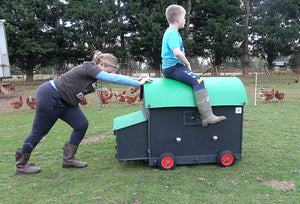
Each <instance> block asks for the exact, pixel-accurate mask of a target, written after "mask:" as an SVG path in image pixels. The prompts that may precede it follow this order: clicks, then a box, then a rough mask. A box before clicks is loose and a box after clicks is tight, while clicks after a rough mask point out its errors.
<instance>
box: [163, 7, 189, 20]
mask: <svg viewBox="0 0 300 204" xmlns="http://www.w3.org/2000/svg"><path fill="white" fill-rule="evenodd" d="M185 12H186V11H185V9H184V8H183V7H182V6H180V5H177V4H172V5H170V6H168V7H167V9H166V18H167V21H168V23H175V22H176V19H177V17H180V16H181V15H184V14H185Z"/></svg>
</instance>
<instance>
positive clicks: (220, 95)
mask: <svg viewBox="0 0 300 204" xmlns="http://www.w3.org/2000/svg"><path fill="white" fill-rule="evenodd" d="M203 79H204V84H205V87H206V88H207V91H208V94H209V99H210V103H211V106H243V105H248V97H247V93H246V90H245V87H244V85H243V83H242V81H241V80H240V79H239V78H237V77H203ZM144 105H145V107H146V108H162V107H196V103H195V98H194V92H193V90H192V88H191V87H190V86H188V85H186V84H184V83H181V82H179V81H176V80H173V79H167V78H154V79H153V82H152V83H146V84H144Z"/></svg>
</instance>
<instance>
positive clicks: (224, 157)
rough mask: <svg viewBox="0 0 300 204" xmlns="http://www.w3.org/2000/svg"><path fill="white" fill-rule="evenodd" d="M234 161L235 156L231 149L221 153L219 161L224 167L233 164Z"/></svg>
mask: <svg viewBox="0 0 300 204" xmlns="http://www.w3.org/2000/svg"><path fill="white" fill-rule="evenodd" d="M234 162H235V159H234V156H233V154H232V153H231V152H230V151H224V152H222V153H221V154H220V155H219V158H218V163H219V165H220V166H222V167H226V166H232V165H233V164H234Z"/></svg>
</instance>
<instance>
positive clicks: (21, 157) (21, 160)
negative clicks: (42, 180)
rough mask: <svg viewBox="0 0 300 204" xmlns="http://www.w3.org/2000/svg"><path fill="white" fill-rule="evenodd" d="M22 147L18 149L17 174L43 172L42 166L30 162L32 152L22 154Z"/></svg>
mask: <svg viewBox="0 0 300 204" xmlns="http://www.w3.org/2000/svg"><path fill="white" fill-rule="evenodd" d="M21 151H22V149H20V148H19V149H17V151H16V168H15V175H19V174H36V173H39V172H41V168H39V167H33V166H30V165H29V164H28V160H29V158H30V154H22V153H21Z"/></svg>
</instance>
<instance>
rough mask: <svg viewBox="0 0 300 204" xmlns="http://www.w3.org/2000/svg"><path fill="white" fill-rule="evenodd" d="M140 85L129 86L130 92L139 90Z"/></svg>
mask: <svg viewBox="0 0 300 204" xmlns="http://www.w3.org/2000/svg"><path fill="white" fill-rule="evenodd" d="M139 88H140V87H131V88H130V93H132V94H135V93H136V92H137V90H139Z"/></svg>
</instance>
